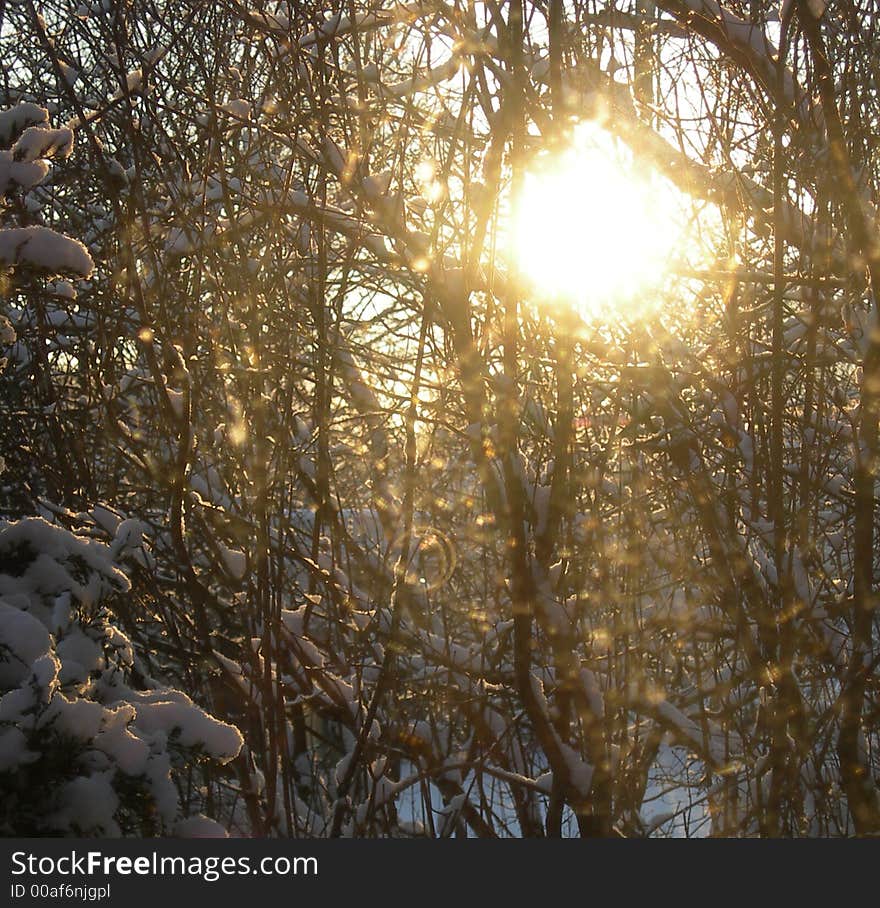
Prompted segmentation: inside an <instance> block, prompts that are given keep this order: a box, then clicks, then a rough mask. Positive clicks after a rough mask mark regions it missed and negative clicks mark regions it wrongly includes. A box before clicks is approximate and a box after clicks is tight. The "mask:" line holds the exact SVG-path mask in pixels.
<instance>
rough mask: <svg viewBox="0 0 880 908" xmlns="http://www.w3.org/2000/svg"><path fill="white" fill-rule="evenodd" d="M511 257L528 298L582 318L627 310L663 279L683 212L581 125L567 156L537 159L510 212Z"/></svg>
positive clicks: (668, 190)
mask: <svg viewBox="0 0 880 908" xmlns="http://www.w3.org/2000/svg"><path fill="white" fill-rule="evenodd" d="M515 211H516V214H515V218H514V228H513V235H512V238H511V239H512V250H511V251H512V254H513V256H514V259H515V264H516V267H517V268H518V270H519V273H520V275H521V276H522V277H524V278H525V279H526V280H528V281H529V282H530V283H531V284H533V285H534V292H535V296H536V298H539V299H545V300H548V301H551V300H552V301H554V302H557V303H565V302H568V304H569V305H572V306H574V307H575V308H576V309H578V310H579V311H580V312H581V314H582V315H583V316H584V317H586V318H595V317H597V316H599V315H601V314H602V313H603V312H607V310H608V308H609V307H612V308H615V309H617V308H618V307H622V306H624V305H626V304H630V303H633V302H634V300H635V297H636V295H637V294H639V293H640V292H643V291H648V290H649V289H650V288H651V287H652V286H653V285H655V284H658V283H659V282H660V280H661V279H662V277H663V276H664V275H665V274H667V273H668V264H669V261H670V258H671V257H672V256H673V254H674V251H675V248H676V246H677V244H678V243H679V241H680V239H681V232H682V227H681V224H682V217H681V212H682V205H681V200H680V198H679V197H678V196H677V194H676V192H675V191H674V190H673V189H672V187H671V186H669V184H668V183H666V182H665V181H662V180H661V179H660V178H659V177H658V176H656V175H654V176H651V175H649V174H646V173H640V172H639V168H638V166H637V164H636V162H634V161H633V160H632V157H631V155H629V154H628V153H627V151H626V149H624V148H623V147H621V146H620V144H619V143H616V142H615V141H614V140H613V139H612V137H611V136H610V135H609V134H608V133H607V132H606V131H605V130H603V129H601V127H599V126H596V125H593V124H582V125H580V126H578V127H577V129H576V130H575V133H574V136H573V140H572V142H571V144H570V145H569V146H568V148H567V150H565V151H564V152H560V153H557V154H553V155H550V154H548V155H545V156H544V157H542V158H538V159H537V160H536V162H535V164H534V166H533V167H532V168H531V169H530V170H529V172H528V173H527V174H526V177H525V180H524V185H523V187H522V192H521V195H520V198H519V201H518V203H517V204H516V206H515Z"/></svg>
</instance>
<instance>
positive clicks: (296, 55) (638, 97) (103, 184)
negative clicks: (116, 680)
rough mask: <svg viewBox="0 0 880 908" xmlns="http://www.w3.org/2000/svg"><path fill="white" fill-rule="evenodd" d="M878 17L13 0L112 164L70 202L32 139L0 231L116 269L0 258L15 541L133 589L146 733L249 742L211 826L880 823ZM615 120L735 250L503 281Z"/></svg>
mask: <svg viewBox="0 0 880 908" xmlns="http://www.w3.org/2000/svg"><path fill="white" fill-rule="evenodd" d="M878 21H880V20H878V17H877V15H876V11H875V10H874V4H873V3H871V2H869V0H831V2H829V3H828V4H827V5H826V4H823V3H822V2H821V0H819V2H817V0H809V2H807V0H795V2H786V3H785V4H783V7H782V9H781V10H780V9H779V8H778V6H777V4H775V3H760V2H758V3H756V2H745V0H743V2H739V0H728V2H726V3H724V4H722V5H719V4H718V3H716V2H715V0H670V2H656V3H654V2H645V0H638V2H631V0H619V2H617V3H614V2H611V3H606V2H599V0H571V2H569V0H545V2H543V3H523V2H521V0H515V2H513V3H494V2H489V3H487V4H485V5H482V4H480V5H478V4H468V3H460V2H457V0H456V2H450V3H446V2H442V0H415V2H411V3H406V4H388V3H371V2H361V0H346V2H339V3H334V4H330V5H328V4H325V3H320V4H319V3H311V2H305V3H285V2H279V3H270V4H266V5H258V4H254V5H253V7H252V8H251V7H248V6H247V5H244V4H242V3H239V2H238V0H224V2H219V3H202V2H196V0H177V2H175V3H173V4H172V3H167V4H166V3H164V2H162V0H131V2H117V0H96V2H86V3H83V4H77V3H76V2H73V0H47V2H43V3H35V2H30V0H26V2H15V3H12V2H8V0H7V2H3V0H0V59H2V60H3V68H2V73H0V109H10V108H16V105H20V104H21V103H22V102H31V103H33V104H36V105H38V106H40V107H44V108H45V109H46V117H47V118H48V119H46V120H40V121H32V122H37V124H38V125H37V128H38V129H48V128H49V127H50V126H52V127H61V126H64V125H65V124H66V125H67V126H68V127H69V128H70V129H71V130H72V133H73V138H74V139H75V145H74V147H73V148H72V150H71V149H70V148H67V147H60V148H57V149H56V148H54V147H53V148H47V147H43V148H42V149H41V150H40V151H39V155H38V157H51V156H52V155H53V152H54V160H53V161H52V166H51V170H50V171H49V173H48V175H47V176H46V177H45V178H44V179H42V181H40V182H36V183H34V182H33V181H28V180H27V179H26V178H25V176H21V173H20V171H14V172H13V164H14V163H15V161H14V159H16V158H19V159H21V160H19V161H18V162H17V163H18V164H19V165H21V164H22V163H25V161H24V160H23V155H24V152H23V151H22V149H23V148H24V146H22V145H16V144H15V143H16V141H21V140H19V136H20V134H21V131H22V129H23V128H24V127H25V126H27V125H28V123H25V122H23V121H21V118H20V117H19V120H18V121H16V120H15V117H14V116H13V115H7V120H5V121H0V148H5V149H10V151H9V152H0V154H3V155H6V157H5V158H2V159H0V191H2V192H5V199H4V203H3V204H4V207H2V208H0V219H2V220H0V227H2V228H4V229H5V230H15V229H20V228H25V227H50V228H52V229H53V230H55V231H57V232H58V233H60V234H64V235H66V236H68V237H73V238H76V239H78V240H81V241H82V242H83V243H84V244H85V245H86V246H87V248H88V250H89V252H90V254H91V257H92V259H93V260H94V263H95V269H94V271H93V272H91V273H87V272H88V269H87V268H77V267H75V264H76V263H75V262H74V263H73V264H71V263H70V262H68V263H67V266H66V267H64V263H63V262H62V263H60V264H56V263H55V262H53V261H51V260H49V261H46V260H44V259H41V258H40V257H39V256H37V255H36V254H35V253H34V247H29V246H28V244H22V239H23V237H24V236H25V235H24V234H16V235H15V236H16V237H18V239H17V240H16V241H15V242H12V241H11V240H10V237H11V236H12V234H6V240H5V241H4V240H3V237H4V233H3V231H0V265H5V266H8V267H7V272H6V276H5V278H4V287H5V300H6V301H5V304H4V305H5V315H6V316H8V318H9V320H10V322H11V324H12V327H13V328H14V331H15V334H16V339H15V340H14V341H13V340H12V336H11V333H10V332H9V331H8V330H7V331H6V335H7V336H6V337H5V338H4V341H8V343H7V344H6V348H5V356H6V357H7V359H8V362H7V364H6V367H5V369H4V371H3V373H2V376H0V382H2V401H0V455H2V458H3V461H4V464H5V472H4V473H3V474H2V488H0V509H2V512H3V513H4V515H5V516H6V517H7V518H8V519H9V520H18V519H21V518H24V517H26V516H28V515H41V516H42V517H44V518H46V519H48V520H49V521H51V522H53V523H55V524H57V525H58V526H60V527H63V528H66V529H67V530H70V531H71V532H73V533H75V534H77V536H79V537H91V538H93V539H94V540H95V543H97V542H98V541H102V542H106V543H108V544H110V545H111V548H112V550H113V553H114V555H119V559H117V560H119V568H118V569H120V570H124V571H125V573H126V574H127V576H128V579H129V581H130V586H131V588H130V589H128V590H122V589H119V590H116V591H115V592H114V593H113V594H112V595H111V596H110V598H109V599H106V600H105V609H106V610H107V611H106V612H105V613H102V615H103V617H102V620H105V621H112V622H113V623H114V624H115V626H116V627H118V628H119V629H120V630H121V631H122V632H123V633H124V634H125V636H126V637H127V638H128V639H130V641H131V644H132V646H133V652H134V656H133V660H134V661H133V666H134V669H133V670H132V671H133V675H132V678H133V680H129V682H128V683H129V684H132V685H135V686H137V685H140V689H141V693H140V694H138V695H137V696H135V694H133V693H132V694H131V697H130V699H132V698H134V699H133V700H132V702H135V701H137V699H138V697H140V698H141V699H143V697H144V696H146V695H145V694H144V693H143V691H148V690H153V689H155V688H156V687H157V686H159V687H161V686H162V685H167V684H173V685H174V686H175V687H178V688H182V689H183V690H185V691H186V692H187V693H188V694H189V695H190V696H191V697H192V699H193V700H194V701H195V702H196V703H198V704H200V705H201V706H202V707H204V708H205V709H206V710H209V711H210V712H211V713H212V714H213V715H214V716H217V717H218V718H220V719H222V720H224V721H225V722H227V723H230V724H234V725H235V726H237V728H238V729H239V730H240V731H241V733H242V735H243V737H244V742H245V744H244V747H243V749H242V750H241V752H240V754H239V756H238V757H237V758H236V759H235V760H233V761H232V762H230V763H228V764H226V766H225V767H223V766H220V765H218V764H217V762H216V761H208V762H205V761H204V760H203V759H201V758H199V759H198V760H196V758H193V760H194V762H192V764H191V765H190V767H189V770H188V771H187V772H186V773H183V774H181V773H178V775H176V776H175V779H176V780H177V784H178V787H179V793H180V797H181V801H180V803H181V805H182V806H181V807H180V810H179V815H180V816H186V815H188V814H192V813H197V812H199V811H205V812H207V813H210V814H211V815H212V816H213V817H214V818H215V819H216V820H218V821H219V822H221V823H222V824H223V825H224V826H226V827H227V828H228V829H229V830H230V831H231V832H233V833H243V832H248V833H253V834H278V835H306V834H311V835H355V836H375V835H403V834H424V835H429V836H447V835H453V834H454V835H477V836H509V835H528V836H538V835H548V836H557V835H560V834H565V835H577V834H580V835H596V834H599V835H610V834H614V833H618V834H623V835H645V834H649V833H650V834H658V835H672V834H689V835H705V834H709V833H711V834H719V835H738V834H749V835H751V834H760V835H778V834H786V835H841V834H852V833H873V832H877V831H880V830H878V826H880V810H878V804H877V794H876V784H877V782H876V780H877V779H878V778H880V776H878V773H880V750H878V745H880V740H878V736H877V725H878V723H877V717H878V712H877V709H878V701H877V685H876V662H877V655H878V645H877V643H878V641H877V639H876V629H875V621H876V617H875V611H876V609H875V605H876V600H875V597H874V589H875V583H874V574H875V569H876V567H877V564H876V562H877V556H876V545H875V528H876V523H877V514H876V508H875V501H876V486H875V478H874V477H875V467H876V459H877V420H878V396H880V337H878V335H877V332H876V330H875V329H874V324H875V320H874V317H875V305H876V304H875V300H874V291H875V290H876V287H877V281H878V280H880V244H878V233H877V230H878V224H877V213H876V210H875V208H874V204H873V203H874V201H875V199H876V195H877V191H878V185H877V178H878V171H877V155H876V153H875V139H876V135H877V133H878V129H880V111H878V103H880V102H878V98H880V86H878V83H877V74H876V65H875V60H876V57H877V53H878V51H880V36H878V34H877V28H878ZM18 109H19V111H20V112H21V111H22V110H23V109H22V108H20V107H19V108H18ZM580 120H597V121H598V122H600V123H601V125H602V127H603V128H604V129H605V130H607V131H608V132H609V133H610V134H611V135H613V136H615V137H616V138H617V139H618V140H619V141H620V142H621V143H623V145H625V146H627V147H628V148H630V149H631V150H632V155H633V157H634V160H635V161H636V162H637V164H638V166H639V167H640V168H643V169H644V170H646V171H647V170H653V171H656V172H657V173H658V174H661V175H662V176H663V177H664V179H666V180H668V181H669V182H671V183H672V184H674V185H675V186H676V187H678V189H679V190H680V191H681V192H682V193H684V196H683V198H686V199H687V200H688V204H689V206H690V212H689V216H690V217H691V219H692V221H693V223H694V225H695V230H694V232H693V236H692V238H691V239H690V240H689V241H688V242H690V243H692V244H694V248H695V249H696V248H697V247H699V249H700V251H701V255H700V257H699V261H700V262H701V263H702V264H701V265H699V266H694V267H692V268H690V269H680V270H679V273H676V274H670V275H667V276H666V277H665V278H664V281H663V283H662V287H661V289H659V290H657V291H655V292H656V294H657V297H658V298H657V300H655V301H654V302H655V305H653V306H650V307H648V308H647V309H646V310H636V311H640V312H641V314H640V315H638V316H637V317H634V318H629V319H628V318H626V317H625V316H621V315H614V316H613V317H609V318H606V319H603V320H600V321H596V320H594V319H592V320H586V321H585V320H584V319H583V318H582V317H581V316H580V315H578V314H577V313H576V311H575V310H572V309H566V308H565V307H564V306H555V307H554V306H548V305H546V304H543V303H542V302H541V300H540V298H539V294H538V293H537V292H533V291H532V290H530V289H529V287H528V285H527V283H526V282H525V281H524V280H521V279H519V277H518V275H517V271H518V269H517V267H516V263H515V262H510V261H509V260H507V259H506V258H505V256H504V255H503V254H501V253H500V252H499V251H498V250H499V249H501V248H502V246H503V235H504V222H505V218H506V216H507V213H508V210H509V206H510V199H511V197H512V194H515V193H516V189H517V186H518V185H519V183H520V181H521V180H522V179H523V174H524V173H525V171H526V170H527V169H528V168H529V167H530V166H531V164H532V163H533V162H534V161H535V160H536V158H537V157H539V156H540V155H542V154H545V153H546V150H547V149H549V148H553V147H559V146H562V145H564V144H565V142H566V141H567V139H568V137H570V135H571V131H572V128H573V124H574V123H575V122H576V121H580ZM7 126H8V129H7V130H6V132H4V129H6V127H7ZM57 141H61V139H57ZM44 144H45V137H44ZM16 148H18V149H19V150H18V151H15V149H16ZM68 152H69V157H66V158H64V155H65V154H67V153H68ZM4 168H5V169H4ZM15 174H19V177H20V178H17V177H16V176H15ZM595 216H597V213H596V212H594V211H593V212H591V211H584V212H583V217H584V218H587V217H595ZM622 241H625V239H622ZM29 249H30V251H28V250H29ZM4 250H5V251H4ZM630 252H631V255H632V256H633V257H634V258H637V257H638V256H639V255H640V250H639V248H637V247H634V248H632V249H631V250H630ZM4 256H5V257H4ZM52 271H61V272H63V274H62V276H68V277H78V278H80V279H79V280H77V281H75V283H74V284H73V285H71V284H68V283H59V281H58V280H57V279H56V278H57V275H52V274H47V272H52ZM84 274H85V275H86V276H83V275H84ZM589 281H590V275H589V274H584V283H585V285H586V286H589ZM73 287H75V293H74V292H73ZM131 518H136V519H137V520H138V521H140V524H138V528H139V531H140V529H143V530H144V532H145V535H144V536H143V538H141V536H140V535H137V537H136V538H133V537H131V536H126V537H125V539H124V541H123V542H120V541H119V526H120V522H121V521H129V520H130V519H131ZM18 525H19V524H11V525H10V526H13V527H14V526H18ZM123 526H124V527H125V528H126V529H125V532H126V533H128V532H129V530H130V529H131V523H130V522H127V523H124V524H123ZM114 540H116V541H115V542H114ZM125 552H128V555H127V556H126V558H127V560H125V559H123V558H122V556H123V554H124V553H125ZM33 554H34V553H33V552H31V553H30V554H29V555H28V554H27V553H26V554H22V553H21V552H20V551H18V554H17V557H18V558H19V560H20V559H22V558H25V560H27V558H28V557H31V556H33ZM10 557H11V556H10ZM120 559H122V560H120ZM21 571H22V568H21V564H20V563H19V562H18V561H16V560H15V559H14V558H13V559H12V560H10V559H7V560H5V561H0V573H2V572H5V574H4V576H6V575H9V576H10V577H15V576H18V575H19V574H20V573H21ZM16 572H18V574H17V573H16ZM5 589H6V587H4V586H0V594H5V593H4V590H5ZM55 592H57V591H55ZM53 595H55V593H53ZM13 605H14V603H13ZM18 607H21V606H18ZM84 620H85V619H84ZM50 630H51V628H50ZM0 645H3V638H2V637H0ZM100 669H101V666H96V667H95V669H94V672H98V671H99V670H100ZM154 679H155V680H154ZM20 681H21V679H17V680H16V684H18V683H19V682H20ZM76 683H78V684H82V683H84V682H83V681H82V679H79V680H78V681H77V682H76ZM80 693H82V691H81V690H80ZM68 695H69V696H72V693H70V691H68ZM89 696H92V694H89ZM94 696H95V697H98V694H94ZM99 699H100V698H99ZM104 702H106V701H104ZM2 703H3V701H0V725H2V724H3V723H4V721H6V719H5V718H4V713H3V706H2ZM136 706H137V703H136V702H135V707H136ZM136 712H137V709H135V710H134V712H133V713H132V717H130V718H131V721H132V722H133V723H134V725H136V724H137V720H136V718H134V715H135V713H136ZM201 715H203V714H201ZM134 725H133V727H134ZM4 727H5V726H4ZM148 731H149V730H147V731H143V735H144V736H147V737H148ZM167 731H168V729H166V732H167ZM145 739H147V738H145ZM171 739H172V740H173V739H174V735H173V731H172V732H171ZM219 756H221V757H223V758H224V759H226V758H228V756H229V754H226V753H225V752H224V753H221V754H219ZM40 765H42V764H40ZM52 771H54V770H53V769H52V767H51V766H50V767H48V768H47V769H46V772H52ZM65 771H66V772H68V773H69V772H71V771H78V770H71V769H70V768H68V769H66V770H65ZM103 771H104V770H102V772H103ZM107 772H110V771H109V770H107ZM115 772H116V775H113V776H112V779H113V780H114V784H115V785H116V786H117V788H119V786H120V785H121V784H122V782H123V781H124V780H125V779H127V778H128V779H129V782H130V781H131V779H130V778H129V777H132V778H135V779H136V778H137V777H138V776H137V772H136V770H132V772H130V773H129V774H128V776H127V775H126V770H125V768H124V767H120V768H118V769H116V770H115ZM6 775H7V779H11V781H9V784H10V785H11V786H12V788H13V789H14V788H15V786H16V785H18V786H19V787H20V786H21V785H24V784H29V785H32V784H34V782H33V778H34V774H33V772H32V771H30V773H29V774H28V772H25V770H24V769H23V768H22V767H21V766H17V765H16V764H15V763H14V761H13V763H12V764H11V765H10V767H9V768H7V769H6ZM2 777H3V776H2V774H0V778H2ZM4 784H5V783H4ZM139 791H140V789H139ZM139 797H141V798H142V799H145V800H141V801H138V802H137V803H139V804H147V803H148V802H149V799H150V797H151V795H150V793H149V790H147V791H146V793H145V794H140V795H139ZM123 803H124V798H123ZM49 809H50V808H49V807H47V810H49ZM126 809H127V810H130V809H131V804H130V803H129V804H128V806H127V807H126ZM143 809H144V810H147V809H148V807H147V806H145V807H143ZM172 813H173V811H172ZM172 820H173V817H172V814H171V813H169V814H168V816H167V817H166V818H165V819H164V820H163V823H165V824H166V825H164V826H163V825H160V826H156V825H155V824H154V825H153V826H150V825H149V824H146V825H144V824H142V825H141V826H138V825H137V824H136V823H134V824H133V823H132V822H126V823H123V824H122V826H121V828H122V829H123V831H126V830H133V831H138V830H140V831H141V832H142V833H143V832H144V831H150V830H151V829H152V830H153V831H163V830H165V829H167V828H170V827H169V826H168V825H167V824H169V823H171V822H172ZM71 822H72V821H71ZM15 825H16V824H15V820H14V818H13V819H9V818H7V820H6V828H7V829H15ZM71 828H78V829H83V826H82V824H80V825H79V826H76V824H74V826H73V827H71ZM102 830H103V831H107V827H106V825H105V826H102V825H101V824H100V823H98V822H97V821H96V822H95V823H94V824H92V826H89V825H88V824H86V826H85V829H84V831H99V832H100V831H102Z"/></svg>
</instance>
